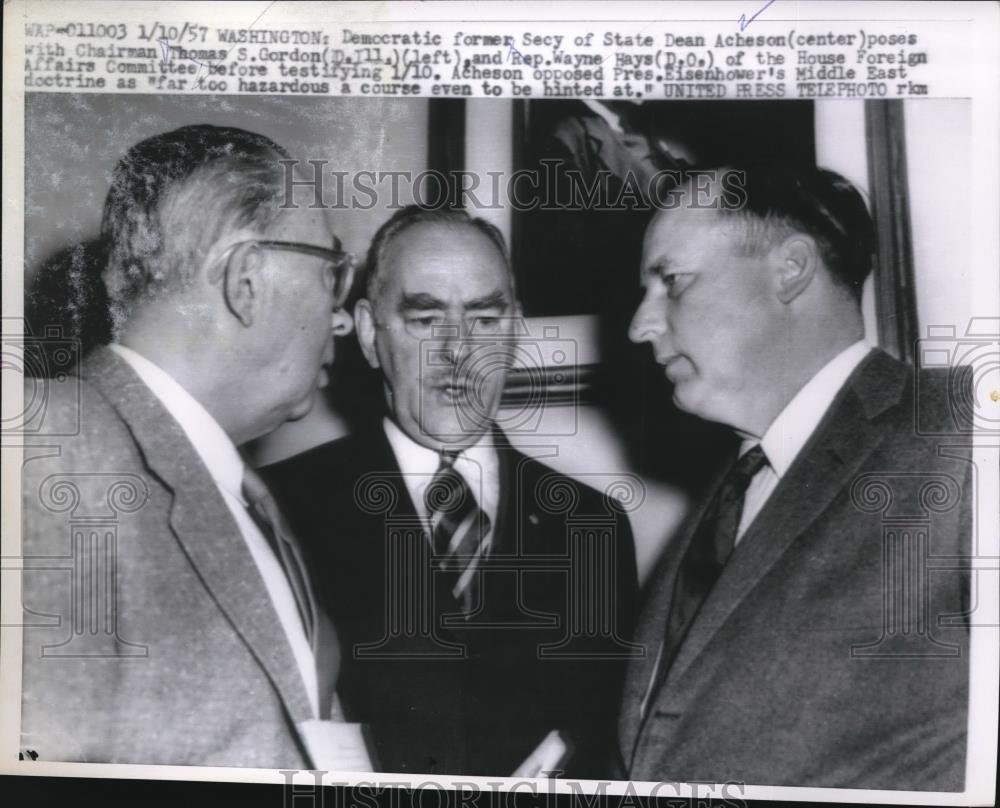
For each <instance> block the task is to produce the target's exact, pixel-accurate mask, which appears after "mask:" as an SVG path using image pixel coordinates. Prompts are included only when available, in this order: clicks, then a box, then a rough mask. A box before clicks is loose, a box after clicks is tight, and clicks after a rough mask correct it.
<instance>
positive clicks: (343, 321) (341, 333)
mask: <svg viewBox="0 0 1000 808" xmlns="http://www.w3.org/2000/svg"><path fill="white" fill-rule="evenodd" d="M332 329H333V336H335V337H346V336H347V335H348V334H350V333H351V332H352V331H353V330H354V320H353V318H352V317H351V313H350V312H349V311H348V310H347V309H334V311H333V319H332Z"/></svg>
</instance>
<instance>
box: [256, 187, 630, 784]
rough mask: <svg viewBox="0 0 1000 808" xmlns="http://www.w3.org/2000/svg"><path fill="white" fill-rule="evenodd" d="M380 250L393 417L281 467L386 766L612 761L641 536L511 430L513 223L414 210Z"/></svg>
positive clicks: (283, 488)
mask: <svg viewBox="0 0 1000 808" xmlns="http://www.w3.org/2000/svg"><path fill="white" fill-rule="evenodd" d="M368 263H369V267H368V272H369V274H368V278H367V291H366V296H365V298H364V299H362V300H360V301H359V302H358V304H357V306H356V308H355V322H356V325H357V333H358V338H359V341H360V344H361V348H362V351H363V353H364V355H365V357H366V358H367V360H368V362H369V363H370V364H371V366H372V367H373V368H378V369H380V370H381V374H382V379H383V386H384V393H385V403H386V414H385V417H384V418H380V419H378V420H375V421H373V422H372V423H371V424H369V425H367V426H365V427H363V428H362V429H360V430H358V431H356V432H355V433H354V434H351V435H349V436H348V437H346V438H343V439H341V440H339V441H334V442H332V443H329V444H325V445H322V446H319V447H317V448H315V449H312V450H310V451H308V452H306V453H304V454H302V455H299V456H297V457H294V458H292V459H290V460H288V461H285V462H283V463H280V464H276V465H275V466H273V467H271V468H270V469H266V470H265V476H266V477H267V478H268V479H269V481H270V482H271V484H272V488H273V489H274V491H275V494H276V496H277V497H278V499H279V501H280V502H281V503H282V505H283V507H284V509H285V510H286V512H287V513H288V514H289V516H290V518H291V519H292V521H293V525H294V527H295V529H296V532H297V533H298V534H299V535H301V536H302V537H303V541H304V543H305V544H306V546H307V553H308V558H309V562H310V565H311V569H312V571H313V573H314V575H315V579H316V582H317V586H318V587H319V588H320V589H321V591H322V594H323V596H324V597H325V598H326V601H327V604H328V608H329V611H330V613H331V615H332V616H333V619H334V622H335V624H336V627H337V632H338V635H339V636H340V639H341V642H342V656H343V671H342V676H341V680H340V686H339V694H340V697H341V700H342V703H343V705H344V710H345V713H346V715H347V717H348V719H349V720H351V721H359V722H364V723H365V725H366V726H367V727H368V729H369V737H370V739H371V744H372V748H373V749H374V755H375V757H376V761H377V762H376V764H375V765H376V766H377V767H378V768H379V769H380V770H383V771H394V772H421V773H448V774H472V775H510V774H512V773H514V772H515V771H518V772H520V773H525V772H530V773H532V774H534V773H537V772H538V771H540V770H541V769H546V770H561V771H564V772H568V773H573V774H579V775H581V776H588V775H589V776H593V777H598V776H602V775H604V774H606V773H607V771H608V768H607V765H608V761H610V760H613V737H614V723H615V719H616V714H617V704H618V700H619V696H620V690H621V680H622V676H623V672H624V660H625V659H626V658H628V657H629V656H630V655H631V654H633V653H635V650H636V649H635V648H634V647H633V646H632V645H630V644H629V642H628V634H629V631H630V627H631V623H632V615H633V608H634V606H633V601H634V598H635V591H636V571H635V560H634V547H633V542H632V535H631V530H630V528H629V524H628V520H627V518H626V516H625V515H624V513H623V512H622V509H621V507H620V506H619V505H618V503H617V502H616V501H615V500H614V499H612V498H611V497H609V496H606V495H602V494H601V493H599V492H597V491H595V490H593V489H591V488H589V487H587V486H585V485H582V484H580V483H579V482H576V481H575V480H572V479H570V478H568V477H566V476H564V475H562V474H559V473H557V472H555V471H553V470H552V469H550V468H548V467H547V466H544V465H542V464H541V463H539V462H537V461H535V460H533V459H530V458H528V457H526V456H525V455H524V454H522V453H521V452H519V451H517V450H515V449H513V448H512V447H511V445H510V443H509V442H508V440H507V438H506V437H505V435H504V433H503V432H502V431H501V429H500V428H499V427H498V426H497V419H498V412H499V407H500V399H501V395H502V393H503V388H504V383H505V381H506V378H507V372H508V369H509V367H510V362H511V351H512V349H513V343H514V340H515V338H516V333H517V331H516V329H517V326H518V323H519V322H520V321H519V317H518V315H519V313H520V312H519V307H518V304H517V302H516V299H515V295H514V282H513V277H512V274H511V271H510V267H509V264H508V260H507V257H506V249H505V246H504V243H503V238H502V236H501V235H500V233H499V232H498V231H497V230H496V229H495V228H494V227H493V226H491V225H489V224H488V223H486V222H485V221H482V220H479V219H472V218H470V217H469V216H468V215H467V214H465V213H464V212H458V211H426V210H421V209H420V208H417V207H411V208H407V209H404V210H401V211H399V212H398V213H397V214H396V215H395V216H393V217H392V218H391V219H390V220H389V221H388V222H386V223H385V224H384V225H383V226H382V228H381V229H380V230H379V231H378V233H377V234H376V236H375V238H374V240H373V243H372V245H371V248H370V251H369V260H368ZM553 731H558V732H559V733H561V735H560V737H559V738H558V740H555V739H550V742H549V743H543V741H545V739H546V738H547V737H548V736H549V734H550V733H551V732H553ZM540 746H541V750H540V752H539V755H537V756H533V753H534V752H535V751H536V750H538V748H539V747H540ZM564 747H565V749H564ZM529 758H530V761H529ZM522 764H526V765H524V766H522Z"/></svg>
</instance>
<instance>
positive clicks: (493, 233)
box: [365, 205, 514, 300]
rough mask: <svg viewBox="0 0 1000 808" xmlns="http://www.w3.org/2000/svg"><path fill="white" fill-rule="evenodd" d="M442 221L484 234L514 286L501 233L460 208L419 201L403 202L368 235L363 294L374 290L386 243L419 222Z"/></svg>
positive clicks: (369, 295) (435, 222)
mask: <svg viewBox="0 0 1000 808" xmlns="http://www.w3.org/2000/svg"><path fill="white" fill-rule="evenodd" d="M428 223H430V224H444V225H450V226H452V227H469V228H472V229H473V230H478V231H479V232H480V233H482V234H483V235H484V236H486V237H487V238H488V239H489V240H490V242H491V243H492V244H493V246H494V247H496V248H497V250H498V251H499V253H500V255H501V256H503V260H504V264H506V266H507V271H508V272H509V273H510V276H511V277H510V283H511V288H512V289H513V288H514V275H513V272H512V271H511V268H510V258H509V256H508V254H507V244H506V242H505V241H504V238H503V233H501V232H500V230H499V229H498V228H497V227H496V226H495V225H492V224H490V223H489V222H488V221H486V220H485V219H481V218H479V217H472V216H470V215H469V214H468V213H466V212H465V211H464V210H459V209H450V208H442V209H436V208H422V207H420V206H419V205H407V206H406V207H405V208H403V209H402V210H399V211H397V212H396V213H394V214H393V215H392V217H391V218H390V219H389V220H388V221H386V222H385V223H384V224H383V225H382V226H381V227H379V229H378V231H377V232H376V233H375V236H374V238H372V243H371V246H370V247H369V248H368V260H367V262H366V265H365V271H366V279H365V295H366V297H367V298H368V299H369V300H372V299H373V297H374V296H375V295H376V294H377V293H378V290H379V283H380V280H381V279H380V278H379V271H380V269H381V267H382V264H383V259H384V257H385V251H386V250H387V249H388V248H389V244H391V243H392V241H393V240H394V239H395V238H397V237H398V236H400V235H401V234H402V233H404V232H406V231H407V230H409V229H410V228H411V227H415V226H417V225H419V224H428Z"/></svg>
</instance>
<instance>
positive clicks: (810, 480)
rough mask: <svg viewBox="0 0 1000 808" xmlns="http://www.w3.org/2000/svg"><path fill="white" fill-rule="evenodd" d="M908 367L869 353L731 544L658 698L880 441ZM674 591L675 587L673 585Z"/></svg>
mask: <svg viewBox="0 0 1000 808" xmlns="http://www.w3.org/2000/svg"><path fill="white" fill-rule="evenodd" d="M906 379H907V373H906V369H905V366H903V365H902V364H901V363H899V362H897V361H896V360H894V359H892V358H891V357H889V356H888V355H887V354H884V353H882V352H881V351H874V352H872V354H870V355H869V356H868V357H867V358H866V359H865V360H864V361H863V362H862V364H861V365H860V366H859V367H858V368H857V370H855V372H854V374H852V377H851V378H850V380H849V381H848V382H847V384H845V385H844V388H843V389H842V391H841V393H840V394H839V395H838V396H837V398H836V399H835V401H834V402H833V404H832V405H831V407H830V409H829V411H828V412H827V415H826V416H825V417H824V419H823V421H822V422H821V423H820V425H819V427H818V428H817V429H816V431H815V433H814V434H813V436H812V438H810V440H809V441H808V442H807V443H806V445H805V446H804V447H803V448H802V451H800V452H799V455H798V457H797V458H796V460H795V462H794V463H793V464H792V467H791V468H790V469H789V470H788V473H787V474H786V475H785V477H784V478H783V479H782V480H781V482H780V483H779V484H778V487H777V488H776V489H775V491H774V493H773V494H772V495H771V497H770V499H769V500H768V501H767V504H766V505H765V506H764V509H763V510H762V511H761V512H760V514H759V515H758V517H757V518H756V519H755V520H754V522H753V524H752V525H751V526H750V528H749V530H748V531H747V533H746V534H745V535H744V536H743V538H742V539H741V540H740V543H739V544H738V545H737V546H736V549H735V550H734V552H733V555H732V557H731V558H730V559H729V561H728V563H727V564H726V566H725V568H724V569H723V571H722V575H721V576H720V578H719V580H718V582H717V583H716V585H715V587H714V588H713V590H712V592H711V594H710V595H709V597H708V599H707V600H706V601H705V603H704V605H703V607H702V609H701V611H700V612H699V613H698V616H697V617H696V618H695V621H694V623H693V624H692V626H691V630H690V632H689V634H688V636H687V638H686V639H685V641H684V643H683V644H682V645H681V648H680V650H679V651H678V654H677V657H676V659H675V660H674V664H673V666H672V667H671V670H670V674H669V676H668V680H667V682H666V683H665V684H664V686H663V687H662V688H661V695H666V696H667V697H669V695H670V693H671V691H673V690H674V689H673V688H672V687H671V684H672V683H675V682H677V681H678V680H679V679H680V677H682V676H683V675H684V672H685V671H686V670H687V669H688V668H689V667H690V665H691V663H692V662H693V661H694V660H695V659H696V658H697V657H698V655H699V654H700V653H701V652H702V651H703V650H704V649H705V646H706V645H707V644H708V643H709V642H710V640H711V639H712V637H713V636H714V635H715V634H716V632H717V631H718V630H719V629H720V628H721V626H722V625H723V623H724V622H725V621H726V619H727V618H728V617H729V615H730V614H732V612H733V611H734V610H735V609H736V608H737V607H738V606H739V604H740V602H741V601H742V600H743V598H745V597H746V596H747V594H748V593H749V592H750V591H751V590H752V589H753V588H754V587H755V586H756V585H757V583H758V582H759V581H760V580H761V579H762V578H763V577H764V576H765V575H766V574H767V572H768V570H770V569H771V568H772V567H773V566H774V565H775V563H776V562H777V561H778V560H779V559H780V558H781V556H782V555H783V554H784V553H785V552H786V551H787V550H788V548H789V547H790V546H791V545H792V543H793V542H794V541H795V540H796V539H797V538H798V537H799V536H800V535H801V534H802V533H803V532H804V531H805V530H806V529H807V528H808V527H809V525H810V524H811V523H812V522H813V521H814V520H815V519H816V518H817V517H819V516H820V515H821V514H822V513H823V511H824V510H826V508H827V507H828V506H829V505H830V504H831V502H832V501H833V500H834V499H835V498H836V497H837V495H838V494H839V493H840V492H842V491H843V490H844V488H845V486H846V485H847V484H848V483H849V481H850V480H851V478H852V477H853V476H854V475H855V474H856V473H857V470H858V469H859V467H860V466H861V464H862V463H863V462H864V461H865V459H866V458H867V457H869V456H870V455H871V453H872V452H873V451H875V449H876V448H877V447H878V445H879V444H880V443H881V441H882V440H883V439H884V437H885V431H884V430H883V429H881V428H880V427H879V424H878V423H877V422H876V419H877V417H878V416H879V415H880V414H881V413H883V412H884V411H885V410H886V409H888V408H889V407H891V406H894V405H896V404H898V403H899V401H900V398H901V396H902V394H903V390H904V386H905V382H906ZM671 589H672V587H671Z"/></svg>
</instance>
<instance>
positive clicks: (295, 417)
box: [286, 393, 314, 421]
mask: <svg viewBox="0 0 1000 808" xmlns="http://www.w3.org/2000/svg"><path fill="white" fill-rule="evenodd" d="M313 404H314V397H313V394H312V393H310V394H309V395H308V396H307V397H306V398H304V399H303V400H302V401H300V402H299V403H298V404H296V405H295V406H294V407H292V410H291V412H290V413H289V414H288V418H287V419H286V420H288V421H301V420H302V419H303V418H305V417H306V416H307V415H308V414H309V413H311V412H312V408H313Z"/></svg>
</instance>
